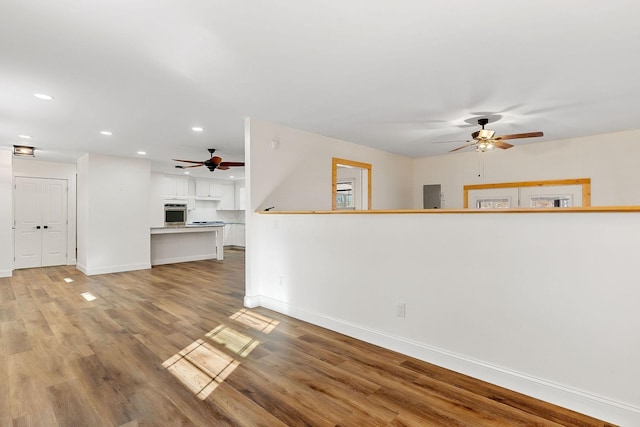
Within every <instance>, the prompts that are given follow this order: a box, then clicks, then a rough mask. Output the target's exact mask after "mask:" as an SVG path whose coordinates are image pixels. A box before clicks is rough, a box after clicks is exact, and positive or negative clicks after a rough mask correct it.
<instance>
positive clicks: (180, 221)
mask: <svg viewBox="0 0 640 427" xmlns="http://www.w3.org/2000/svg"><path fill="white" fill-rule="evenodd" d="M186 223H187V205H186V204H182V203H168V204H165V205H164V225H165V227H167V226H179V225H185V224H186Z"/></svg>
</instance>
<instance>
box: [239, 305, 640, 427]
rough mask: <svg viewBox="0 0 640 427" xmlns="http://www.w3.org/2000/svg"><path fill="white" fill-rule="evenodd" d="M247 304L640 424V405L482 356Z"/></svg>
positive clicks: (608, 417)
mask: <svg viewBox="0 0 640 427" xmlns="http://www.w3.org/2000/svg"><path fill="white" fill-rule="evenodd" d="M244 303H245V306H247V307H257V306H261V307H264V308H268V309H270V310H273V311H277V312H279V313H282V314H285V315H287V316H291V317H295V318H296V319H300V320H303V321H305V322H309V323H312V324H314V325H318V326H321V327H323V328H327V329H330V330H333V331H336V332H339V333H342V334H345V335H348V336H350V337H353V338H356V339H359V340H362V341H366V342H369V343H371V344H375V345H378V346H380V347H384V348H387V349H389V350H393V351H397V352H399V353H402V354H406V355H408V356H411V357H415V358H416V359H420V360H424V361H425V362H429V363H433V364H434V365H438V366H441V367H443V368H447V369H451V370H453V371H456V372H459V373H462V374H465V375H469V376H471V377H474V378H477V379H480V380H483V381H486V382H489V383H492V384H495V385H498V386H501V387H505V388H508V389H510V390H514V391H517V392H519V393H523V394H526V395H528V396H531V397H535V398H537V399H540V400H544V401H546V402H550V403H553V404H556V405H559V406H562V407H564V408H567V409H571V410H574V411H577V412H580V413H582V414H585V415H589V416H592V417H595V418H599V419H602V420H605V421H608V422H612V423H616V424H618V425H639V426H640V408H638V407H635V406H631V405H627V404H625V403H621V402H616V401H613V400H611V399H607V398H604V397H601V396H596V395H593V394H589V393H585V392H582V391H580V390H577V389H573V388H570V387H565V386H562V385H559V384H555V383H552V382H549V381H546V380H543V379H540V378H536V377H533V376H530V375H527V374H523V373H520V372H515V371H512V370H509V369H504V368H501V367H499V366H495V365H492V364H490V363H486V362H483V361H481V360H475V359H473V358H469V357H466V356H464V355H460V354H456V353H453V352H449V351H446V350H443V349H440V348H436V347H432V346H429V345H426V344H424V343H420V342H416V341H412V340H407V339H404V338H400V337H396V336H392V335H389V334H387V333H384V332H381V331H377V330H374V329H371V328H367V327H364V326H362V325H357V324H354V323H350V322H346V321H344V320H342V319H338V318H333V317H330V316H326V315H324V314H321V313H316V312H310V311H306V310H302V309H299V308H297V307H294V306H291V305H289V304H288V303H285V302H283V301H278V300H275V299H272V298H269V297H265V296H253V297H247V296H245V298H244Z"/></svg>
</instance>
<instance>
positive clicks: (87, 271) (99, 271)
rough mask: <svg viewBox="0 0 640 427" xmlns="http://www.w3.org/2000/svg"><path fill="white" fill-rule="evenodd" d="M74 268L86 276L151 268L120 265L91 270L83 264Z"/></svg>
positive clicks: (146, 265) (143, 264)
mask: <svg viewBox="0 0 640 427" xmlns="http://www.w3.org/2000/svg"><path fill="white" fill-rule="evenodd" d="M76 268H77V269H78V270H80V271H81V272H83V273H84V274H86V275H87V276H93V275H96V274H109V273H122V272H124V271H134V270H148V269H150V268H151V264H149V263H139V264H122V265H111V266H107V267H100V268H92V269H88V268H87V266H85V265H84V264H76Z"/></svg>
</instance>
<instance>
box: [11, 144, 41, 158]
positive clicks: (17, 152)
mask: <svg viewBox="0 0 640 427" xmlns="http://www.w3.org/2000/svg"><path fill="white" fill-rule="evenodd" d="M35 151H36V149H35V148H33V147H28V146H26V145H14V146H13V155H14V156H31V157H35Z"/></svg>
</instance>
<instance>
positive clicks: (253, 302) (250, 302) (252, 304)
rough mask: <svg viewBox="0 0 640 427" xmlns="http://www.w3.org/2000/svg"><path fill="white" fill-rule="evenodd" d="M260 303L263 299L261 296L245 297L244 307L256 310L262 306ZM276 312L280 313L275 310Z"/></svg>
mask: <svg viewBox="0 0 640 427" xmlns="http://www.w3.org/2000/svg"><path fill="white" fill-rule="evenodd" d="M260 301H261V298H260V296H253V297H250V296H246V295H245V297H244V306H245V307H247V308H256V307H259V306H260ZM274 311H278V310H274Z"/></svg>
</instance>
